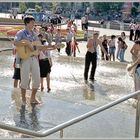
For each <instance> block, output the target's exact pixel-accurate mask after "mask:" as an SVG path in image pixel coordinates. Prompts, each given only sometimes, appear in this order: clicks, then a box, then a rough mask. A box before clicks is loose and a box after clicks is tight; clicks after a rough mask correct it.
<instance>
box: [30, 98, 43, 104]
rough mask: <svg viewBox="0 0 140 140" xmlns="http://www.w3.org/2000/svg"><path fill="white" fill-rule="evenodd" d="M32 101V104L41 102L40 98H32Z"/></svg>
mask: <svg viewBox="0 0 140 140" xmlns="http://www.w3.org/2000/svg"><path fill="white" fill-rule="evenodd" d="M30 103H31V104H41V102H40V101H39V100H38V99H31V100H30Z"/></svg>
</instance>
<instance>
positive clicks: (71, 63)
mask: <svg viewBox="0 0 140 140" xmlns="http://www.w3.org/2000/svg"><path fill="white" fill-rule="evenodd" d="M5 45H7V44H4V45H3V46H4V48H6V47H5ZM7 47H9V46H8V45H7ZM55 53H56V52H55ZM55 53H54V54H55ZM0 54H1V55H0V94H1V96H0V100H1V102H0V110H1V115H0V116H1V117H0V121H1V122H4V123H7V124H10V125H16V126H19V127H23V128H28V129H31V130H34V131H44V130H47V129H48V128H51V127H53V126H56V125H57V124H60V123H62V122H65V121H67V120H69V119H72V118H73V117H76V116H78V115H81V114H83V113H86V112H87V111H90V110H91V109H94V108H97V107H99V106H102V105H104V104H106V103H109V102H111V101H113V100H116V99H118V98H120V97H122V96H124V95H127V94H128V93H130V92H131V91H133V80H132V79H131V78H130V77H129V76H128V75H127V73H126V70H125V69H126V64H120V63H119V62H115V64H114V63H113V62H105V61H99V60H98V66H97V71H96V77H95V78H96V81H95V83H94V85H92V84H90V83H89V84H88V85H87V84H85V83H84V81H83V72H84V59H83V58H76V59H73V58H70V57H67V56H62V55H60V56H57V57H53V67H52V72H51V89H52V90H51V92H50V93H47V90H46V89H45V91H44V92H40V91H38V93H37V96H38V98H39V100H41V102H42V104H40V105H38V106H34V105H32V106H31V105H30V104H29V98H30V94H31V91H30V90H28V93H27V105H26V106H24V105H22V102H21V99H20V89H13V80H12V76H13V66H12V65H13V61H14V57H13V56H12V52H11V51H7V52H1V53H0ZM44 84H46V82H45V81H44ZM6 108H7V111H5V109H6ZM115 110H117V111H119V112H121V113H129V114H134V109H133V108H132V107H131V103H130V102H129V101H126V102H124V103H122V104H121V105H118V106H117V107H115V108H113V111H115ZM60 116H61V117H60ZM2 132H3V130H2V131H0V133H1V135H2V136H4V137H21V135H17V134H15V135H14V133H13V132H12V133H10V132H9V133H8V134H6V131H4V132H5V133H2ZM120 135H121V134H120ZM121 136H123V135H121ZM126 136H127V135H126ZM57 137H59V135H57Z"/></svg>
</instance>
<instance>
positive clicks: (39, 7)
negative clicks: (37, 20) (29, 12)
mask: <svg viewBox="0 0 140 140" xmlns="http://www.w3.org/2000/svg"><path fill="white" fill-rule="evenodd" d="M35 10H36V11H37V12H41V11H42V7H41V6H39V5H37V4H36V5H35Z"/></svg>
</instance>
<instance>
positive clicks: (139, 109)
mask: <svg viewBox="0 0 140 140" xmlns="http://www.w3.org/2000/svg"><path fill="white" fill-rule="evenodd" d="M139 118H140V100H139V98H138V102H137V108H136V123H135V138H138V137H139V125H140V122H139Z"/></svg>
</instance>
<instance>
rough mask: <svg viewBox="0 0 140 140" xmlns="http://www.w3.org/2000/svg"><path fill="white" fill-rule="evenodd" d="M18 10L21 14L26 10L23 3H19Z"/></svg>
mask: <svg viewBox="0 0 140 140" xmlns="http://www.w3.org/2000/svg"><path fill="white" fill-rule="evenodd" d="M19 8H20V11H21V13H25V11H26V10H27V6H26V4H25V3H19Z"/></svg>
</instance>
